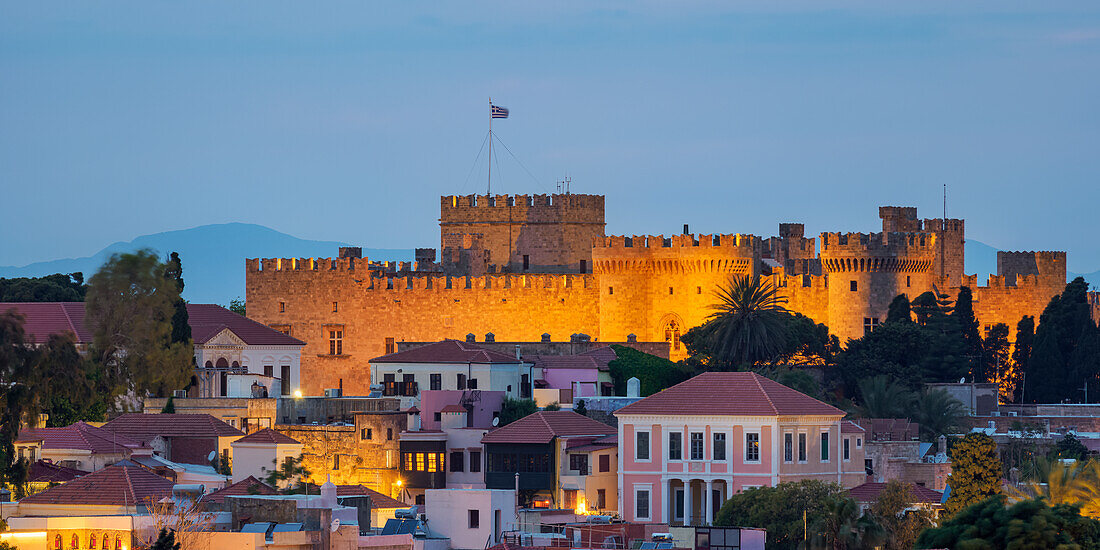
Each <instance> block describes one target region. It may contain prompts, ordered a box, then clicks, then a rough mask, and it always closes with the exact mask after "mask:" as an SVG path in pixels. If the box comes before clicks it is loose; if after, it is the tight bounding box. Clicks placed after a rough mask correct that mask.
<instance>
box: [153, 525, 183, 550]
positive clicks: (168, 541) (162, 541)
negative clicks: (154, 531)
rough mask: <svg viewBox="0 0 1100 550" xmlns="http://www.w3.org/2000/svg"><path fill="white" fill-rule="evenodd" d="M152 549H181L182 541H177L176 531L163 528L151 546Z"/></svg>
mask: <svg viewBox="0 0 1100 550" xmlns="http://www.w3.org/2000/svg"><path fill="white" fill-rule="evenodd" d="M149 549H150V550H180V543H178V542H176V532H175V531H172V530H169V529H165V528H163V527H162V528H161V529H160V534H159V535H158V536H157V540H156V542H154V543H153V545H152V546H150V547H149Z"/></svg>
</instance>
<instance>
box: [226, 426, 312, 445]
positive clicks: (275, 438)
mask: <svg viewBox="0 0 1100 550" xmlns="http://www.w3.org/2000/svg"><path fill="white" fill-rule="evenodd" d="M233 443H270V444H274V445H301V443H300V442H299V441H298V440H297V439H294V438H293V437H290V436H289V435H285V434H281V433H279V432H277V431H275V430H272V429H271V428H264V429H262V430H260V431H258V432H253V433H250V434H248V435H246V436H244V437H242V438H240V439H238V440H236V441H234V442H233Z"/></svg>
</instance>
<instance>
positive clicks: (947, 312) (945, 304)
mask: <svg viewBox="0 0 1100 550" xmlns="http://www.w3.org/2000/svg"><path fill="white" fill-rule="evenodd" d="M925 294H928V293H925ZM954 310H955V307H954V306H953V305H952V303H951V299H950V297H949V296H947V295H946V294H940V295H939V296H938V297H937V299H936V302H935V308H933V309H927V308H926V311H925V321H924V324H923V326H924V328H925V331H924V336H925V339H926V340H925V341H926V346H927V347H926V348H925V353H924V356H923V357H922V359H921V371H922V373H923V375H924V377H925V380H926V381H928V382H954V381H957V380H958V379H959V378H961V377H963V376H966V375H967V374H969V373H970V370H971V369H970V359H969V358H968V355H969V352H968V350H967V347H966V346H967V344H966V342H967V341H966V338H965V337H964V336H963V332H962V326H961V325H960V323H959V321H960V319H959V318H958V317H957V316H955V315H954V314H953V312H954Z"/></svg>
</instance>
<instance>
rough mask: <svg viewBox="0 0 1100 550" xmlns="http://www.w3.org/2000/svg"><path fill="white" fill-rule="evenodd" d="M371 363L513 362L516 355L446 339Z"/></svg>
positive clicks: (383, 357) (517, 361)
mask: <svg viewBox="0 0 1100 550" xmlns="http://www.w3.org/2000/svg"><path fill="white" fill-rule="evenodd" d="M370 362H371V363H479V364H482V363H511V364H516V363H519V362H520V361H519V360H518V359H516V358H515V357H514V356H511V355H508V354H506V353H500V352H497V351H493V350H490V349H485V348H483V347H481V346H478V345H476V344H471V343H469V342H460V341H458V340H444V341H442V342H436V343H434V344H428V345H426V346H420V347H418V348H413V349H407V350H404V351H399V352H397V353H391V354H389V355H383V356H381V357H375V358H374V359H371V360H370Z"/></svg>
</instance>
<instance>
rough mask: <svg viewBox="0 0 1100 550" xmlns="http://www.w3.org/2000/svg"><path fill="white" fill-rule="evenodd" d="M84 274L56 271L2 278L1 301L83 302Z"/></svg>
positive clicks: (0, 286) (0, 284)
mask: <svg viewBox="0 0 1100 550" xmlns="http://www.w3.org/2000/svg"><path fill="white" fill-rule="evenodd" d="M87 288H88V287H87V286H85V285H84V274H83V273H81V272H79V271H77V272H76V273H69V274H67V275H66V274H63V273H54V274H53V275H46V276H45V277H18V278H14V279H4V278H0V302H83V301H84V293H85V292H86V291H87Z"/></svg>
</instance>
